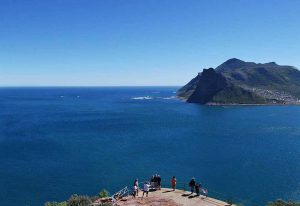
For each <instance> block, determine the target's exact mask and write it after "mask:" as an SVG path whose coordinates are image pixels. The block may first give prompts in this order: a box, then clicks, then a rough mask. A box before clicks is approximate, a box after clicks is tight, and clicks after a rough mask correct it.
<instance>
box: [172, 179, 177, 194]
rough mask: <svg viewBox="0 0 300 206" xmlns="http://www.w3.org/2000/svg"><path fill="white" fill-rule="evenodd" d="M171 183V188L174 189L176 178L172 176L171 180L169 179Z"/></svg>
mask: <svg viewBox="0 0 300 206" xmlns="http://www.w3.org/2000/svg"><path fill="white" fill-rule="evenodd" d="M171 184H172V188H173V191H175V189H176V184H177V180H176V177H175V176H173V178H172V180H171Z"/></svg>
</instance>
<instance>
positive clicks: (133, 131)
mask: <svg viewBox="0 0 300 206" xmlns="http://www.w3.org/2000/svg"><path fill="white" fill-rule="evenodd" d="M177 89H178V88H176V87H86V88H79V87H78V88H76V87H74V88H59V87H57V88H55V87H52V88H46V87H45V88H0V200H1V201H0V202H1V205H5V206H12V205H28V206H29V205H30V206H40V205H43V203H44V202H46V201H54V200H55V201H62V200H66V199H68V198H69V196H70V195H71V194H74V193H77V194H88V195H94V194H97V193H98V192H99V191H100V190H101V189H102V188H106V189H108V190H109V191H110V192H111V193H113V192H116V191H117V190H118V189H121V188H122V187H124V186H126V185H130V186H131V185H132V183H133V180H134V179H135V178H137V177H138V178H139V179H140V180H144V179H149V177H150V176H151V175H152V174H154V173H158V174H160V175H161V176H162V179H163V184H164V186H169V182H170V179H171V177H172V176H173V175H175V176H176V177H177V180H178V182H187V181H189V180H190V178H191V177H193V176H195V177H196V179H197V180H198V181H200V182H201V183H202V184H203V185H204V186H205V187H207V188H208V190H209V192H210V195H212V196H219V197H221V196H222V195H223V196H226V197H231V198H233V200H234V201H237V202H243V203H245V204H246V205H255V204H256V205H265V203H267V202H268V201H270V200H275V199H277V198H285V199H290V198H291V199H298V200H300V107H299V106H201V105H197V104H188V103H184V102H182V101H180V100H178V99H176V98H174V95H175V91H176V90H177ZM216 192H218V193H216ZM219 193H221V194H222V195H220V194H219Z"/></svg>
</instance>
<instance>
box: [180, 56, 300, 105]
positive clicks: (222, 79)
mask: <svg viewBox="0 0 300 206" xmlns="http://www.w3.org/2000/svg"><path fill="white" fill-rule="evenodd" d="M177 95H178V96H179V97H180V98H182V99H185V100H186V101H187V102H192V103H200V104H269V103H280V104H287V103H288V104H298V103H299V101H298V98H300V71H299V70H297V69H295V68H294V67H292V66H280V65H277V64H276V63H275V62H270V63H266V64H260V63H259V64H257V63H254V62H245V61H242V60H239V59H235V58H234V59H229V60H227V61H226V62H224V63H223V64H221V65H220V66H218V67H217V68H216V69H212V68H210V69H204V70H203V72H202V73H199V74H198V75H197V76H196V77H195V78H194V79H192V80H191V81H190V82H189V83H188V84H186V85H185V86H184V87H182V88H180V89H179V90H178V92H177Z"/></svg>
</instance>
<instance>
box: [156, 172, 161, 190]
mask: <svg viewBox="0 0 300 206" xmlns="http://www.w3.org/2000/svg"><path fill="white" fill-rule="evenodd" d="M156 180H157V186H158V189H159V190H160V189H161V177H160V175H157V177H156Z"/></svg>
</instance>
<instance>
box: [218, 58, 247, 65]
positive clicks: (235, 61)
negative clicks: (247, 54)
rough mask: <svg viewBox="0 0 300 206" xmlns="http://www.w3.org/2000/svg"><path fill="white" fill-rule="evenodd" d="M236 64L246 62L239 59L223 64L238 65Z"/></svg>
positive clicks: (232, 59)
mask: <svg viewBox="0 0 300 206" xmlns="http://www.w3.org/2000/svg"><path fill="white" fill-rule="evenodd" d="M236 63H245V62H244V61H243V60H240V59H238V58H231V59H228V60H227V61H226V62H224V63H223V64H236Z"/></svg>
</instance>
